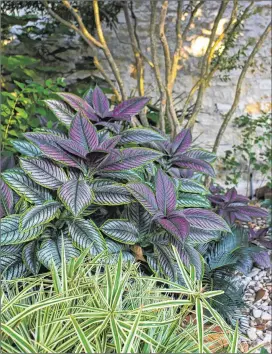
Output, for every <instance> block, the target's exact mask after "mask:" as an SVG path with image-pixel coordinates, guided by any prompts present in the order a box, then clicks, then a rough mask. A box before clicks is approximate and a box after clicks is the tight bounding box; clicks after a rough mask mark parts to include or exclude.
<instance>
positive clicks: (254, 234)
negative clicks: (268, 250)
mask: <svg viewBox="0 0 272 354" xmlns="http://www.w3.org/2000/svg"><path fill="white" fill-rule="evenodd" d="M268 230H269V228H268V227H263V228H262V229H259V230H256V231H255V230H254V229H253V228H250V229H249V240H255V239H259V238H261V237H265V236H266V235H267V232H268Z"/></svg>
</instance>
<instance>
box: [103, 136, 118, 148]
mask: <svg viewBox="0 0 272 354" xmlns="http://www.w3.org/2000/svg"><path fill="white" fill-rule="evenodd" d="M120 139H121V136H120V135H117V136H114V137H113V138H109V139H107V140H104V141H103V142H102V143H101V144H100V145H99V149H101V150H107V151H109V150H111V149H114V148H115V146H116V145H117V144H118V143H119V141H120Z"/></svg>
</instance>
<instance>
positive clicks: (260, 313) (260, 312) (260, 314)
mask: <svg viewBox="0 0 272 354" xmlns="http://www.w3.org/2000/svg"><path fill="white" fill-rule="evenodd" d="M253 316H254V317H255V318H260V317H261V316H262V311H261V310H257V309H255V310H253Z"/></svg>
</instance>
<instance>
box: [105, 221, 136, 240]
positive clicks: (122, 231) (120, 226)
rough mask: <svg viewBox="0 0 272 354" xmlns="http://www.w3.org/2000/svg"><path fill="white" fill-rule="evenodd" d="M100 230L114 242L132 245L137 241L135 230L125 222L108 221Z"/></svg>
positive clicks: (130, 224)
mask: <svg viewBox="0 0 272 354" xmlns="http://www.w3.org/2000/svg"><path fill="white" fill-rule="evenodd" d="M100 230H101V231H102V232H104V234H105V235H107V236H109V237H111V238H112V239H114V240H115V241H118V242H122V243H125V244H128V245H134V244H135V243H136V242H137V241H138V239H139V234H138V230H137V228H136V227H135V226H134V225H133V224H132V223H130V222H129V221H127V220H118V219H116V220H114V219H113V220H108V221H106V222H105V223H104V224H103V225H102V226H101V228H100Z"/></svg>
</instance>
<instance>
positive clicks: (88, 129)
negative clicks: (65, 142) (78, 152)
mask: <svg viewBox="0 0 272 354" xmlns="http://www.w3.org/2000/svg"><path fill="white" fill-rule="evenodd" d="M69 135H70V138H71V139H72V140H74V141H75V142H77V143H78V144H79V145H82V146H83V147H84V149H85V150H87V151H92V150H94V149H96V148H97V146H98V136H97V132H96V129H95V127H94V126H93V125H92V123H91V122H90V121H89V120H88V119H86V118H85V117H82V116H81V115H80V114H77V115H76V117H75V118H74V119H73V121H72V124H71V128H70V132H69Z"/></svg>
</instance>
